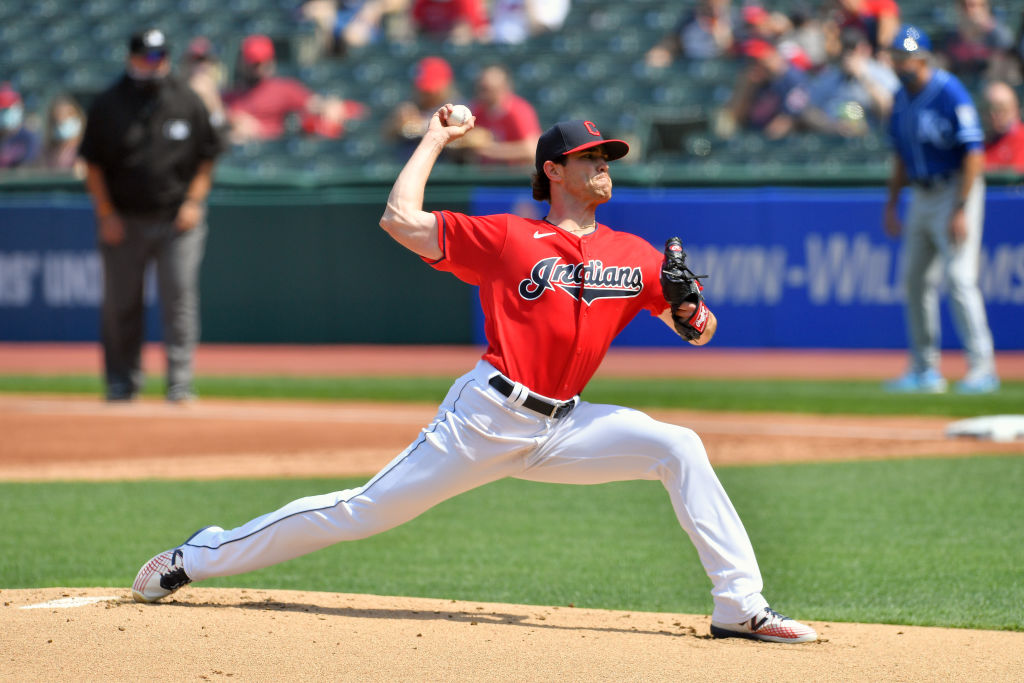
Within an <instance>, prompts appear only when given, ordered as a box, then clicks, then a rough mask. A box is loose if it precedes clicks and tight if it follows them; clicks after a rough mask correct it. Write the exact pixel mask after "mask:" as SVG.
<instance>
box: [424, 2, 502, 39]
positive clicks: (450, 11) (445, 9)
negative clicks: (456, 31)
mask: <svg viewBox="0 0 1024 683" xmlns="http://www.w3.org/2000/svg"><path fill="white" fill-rule="evenodd" d="M412 18H413V20H414V21H415V22H416V24H417V25H418V26H419V29H420V30H421V31H424V32H426V33H448V32H449V31H451V30H452V28H454V27H455V25H456V24H457V23H459V22H460V21H465V22H467V23H468V24H469V25H470V26H472V27H473V29H474V31H479V30H480V29H482V28H484V27H485V26H487V15H486V14H485V13H484V7H483V4H482V3H481V1H480V0H415V2H414V3H413V5H412Z"/></svg>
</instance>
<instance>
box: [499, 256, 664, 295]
mask: <svg viewBox="0 0 1024 683" xmlns="http://www.w3.org/2000/svg"><path fill="white" fill-rule="evenodd" d="M561 260H562V259H561V258H560V257H558V256H552V257H550V258H546V259H541V260H540V261H537V263H535V264H534V266H533V268H532V269H531V270H530V277H529V278H527V279H525V280H523V281H522V282H520V283H519V296H521V297H522V298H524V299H526V300H527V301H533V300H535V299H538V298H540V296H541V295H542V294H543V293H544V292H546V291H548V290H552V291H554V289H555V287H558V288H559V289H561V290H562V291H563V292H565V293H566V294H568V295H569V296H571V297H572V298H574V299H576V300H577V301H581V300H582V301H583V302H584V303H586V304H587V305H588V306H589V305H590V304H591V303H593V302H594V301H595V300H597V299H612V298H615V299H621V298H625V297H634V296H638V295H639V294H640V292H641V291H643V288H644V277H643V273H642V271H641V270H640V267H639V266H608V267H605V265H604V264H603V263H602V262H601V261H590V262H588V263H587V264H586V265H584V264H582V263H559V262H560V261H561Z"/></svg>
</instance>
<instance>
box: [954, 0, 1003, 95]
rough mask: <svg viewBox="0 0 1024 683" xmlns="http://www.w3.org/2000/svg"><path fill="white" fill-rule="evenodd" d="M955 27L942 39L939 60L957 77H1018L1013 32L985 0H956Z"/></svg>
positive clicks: (991, 78)
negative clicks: (997, 17) (997, 16)
mask: <svg viewBox="0 0 1024 683" xmlns="http://www.w3.org/2000/svg"><path fill="white" fill-rule="evenodd" d="M956 5H957V14H958V20H957V25H956V29H954V30H953V32H952V33H950V35H949V36H947V37H946V39H945V40H944V41H943V43H942V47H941V48H940V50H939V54H938V57H939V59H940V64H941V65H942V66H944V67H945V68H946V69H947V70H949V71H951V72H953V73H954V74H956V75H957V76H958V77H959V78H961V79H970V78H975V77H984V78H986V79H989V80H1011V79H1012V80H1013V81H1014V82H1017V81H1019V78H1020V74H1019V71H1018V64H1017V61H1016V59H1015V58H1014V54H1013V32H1012V31H1011V30H1010V28H1009V27H1008V26H1006V25H1005V24H1003V23H1001V22H999V21H997V20H996V18H995V17H994V16H993V14H992V9H991V7H990V6H989V2H988V0H957V3H956Z"/></svg>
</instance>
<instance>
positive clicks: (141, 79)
mask: <svg viewBox="0 0 1024 683" xmlns="http://www.w3.org/2000/svg"><path fill="white" fill-rule="evenodd" d="M125 73H126V74H127V76H128V80H129V81H130V82H131V84H132V85H133V86H135V88H136V89H138V90H139V92H143V93H146V94H153V93H156V92H157V91H158V90H160V86H162V85H163V84H164V81H166V80H167V74H166V73H154V72H151V71H147V72H144V73H143V72H138V71H136V70H134V69H132V68H131V66H129V67H128V69H127V71H126V72H125Z"/></svg>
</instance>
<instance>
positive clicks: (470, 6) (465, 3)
mask: <svg viewBox="0 0 1024 683" xmlns="http://www.w3.org/2000/svg"><path fill="white" fill-rule="evenodd" d="M459 4H460V6H461V7H460V11H459V14H460V15H462V16H463V17H465V18H466V21H468V22H469V25H470V26H472V27H473V28H475V29H481V28H483V27H485V26H487V14H486V13H485V12H484V6H483V4H482V3H481V2H480V0H462V1H461V2H460V3H459Z"/></svg>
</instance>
